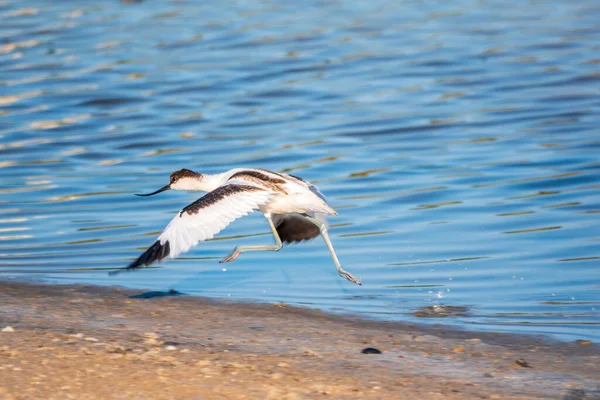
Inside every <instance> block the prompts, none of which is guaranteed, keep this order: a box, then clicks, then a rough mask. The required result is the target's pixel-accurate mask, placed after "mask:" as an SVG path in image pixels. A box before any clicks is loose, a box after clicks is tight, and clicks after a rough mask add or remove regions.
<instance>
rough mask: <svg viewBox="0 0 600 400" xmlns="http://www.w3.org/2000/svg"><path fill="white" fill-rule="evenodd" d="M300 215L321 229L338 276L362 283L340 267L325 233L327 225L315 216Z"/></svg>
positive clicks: (358, 283)
mask: <svg viewBox="0 0 600 400" xmlns="http://www.w3.org/2000/svg"><path fill="white" fill-rule="evenodd" d="M302 216H303V217H305V218H306V219H308V220H309V221H310V222H312V223H313V224H315V225H316V226H318V227H319V230H320V231H321V236H322V237H323V240H324V241H325V244H326V245H327V248H328V249H329V252H330V253H331V258H333V262H334V263H335V268H336V269H337V272H338V274H339V276H341V277H342V278H344V279H348V280H349V281H350V282H354V283H356V284H357V285H362V283H360V281H359V280H358V279H356V278H355V277H354V275H352V274H351V273H350V272H348V271H346V270H345V269H344V268H342V265H341V264H340V260H338V258H337V255H336V254H335V250H333V245H332V244H331V240H329V234H328V233H327V226H326V225H325V224H324V223H323V222H321V221H319V220H318V219H316V218H313V217H311V216H310V215H308V214H302Z"/></svg>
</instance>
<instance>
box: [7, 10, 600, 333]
mask: <svg viewBox="0 0 600 400" xmlns="http://www.w3.org/2000/svg"><path fill="white" fill-rule="evenodd" d="M598 21H600V5H598V3H597V2H596V1H592V0H583V1H579V2H568V1H548V2H535V1H531V2H514V3H513V4H511V6H510V7H508V6H506V3H505V2H502V1H489V2H476V1H468V0H461V1H457V2H452V3H448V2H436V1H424V2H420V1H419V2H413V1H398V2H384V1H370V2H361V3H357V2H350V1H347V2H346V1H314V2H303V3H302V4H299V3H298V4H296V3H295V2H277V3H270V2H244V1H238V2H226V3H219V4H218V5H212V4H205V3H204V2H185V1H172V2H150V1H145V2H140V3H126V2H117V1H113V0H111V1H108V0H106V1H102V0H101V1H95V2H85V3H72V2H48V1H39V0H33V1H30V2H27V3H23V2H18V1H14V0H4V1H0V27H1V28H0V174H1V178H2V185H1V187H0V255H1V258H0V276H1V277H4V278H18V279H42V280H44V281H47V282H53V283H56V282H59V283H93V284H101V285H124V286H130V287H139V288H149V289H153V290H166V289H170V288H173V289H175V290H178V291H181V292H185V293H189V294H198V295H204V296H212V297H217V298H227V297H230V298H234V299H250V300H255V301H268V302H285V303H289V304H294V305H301V306H307V307H313V308H322V309H324V310H330V311H336V312H345V313H357V314H361V315H366V316H368V317H374V318H383V319H393V320H408V321H411V320H412V321H423V322H428V323H435V322H443V323H449V324H456V325H458V326H461V327H466V328H469V329H484V330H503V331H520V332H530V333H545V334H550V335H553V336H554V337H558V338H560V339H564V340H574V339H580V338H583V339H593V340H599V339H600V330H599V327H600V274H599V272H598V271H599V268H598V267H599V265H600V228H599V226H600V161H599V157H598V155H599V154H600V134H599V128H598V127H599V126H600V118H599V117H598V115H599V108H600V97H599V95H600V51H599V50H600V23H598ZM239 166H248V167H262V168H268V169H272V170H277V171H284V172H290V173H293V174H295V175H299V176H302V177H303V178H305V179H307V180H310V181H312V182H314V183H316V184H317V185H319V187H320V188H321V190H322V191H323V192H324V193H325V194H326V195H327V196H328V198H329V200H330V203H331V204H332V205H333V206H334V207H335V208H336V209H337V210H338V211H339V213H340V215H339V216H338V217H335V218H332V219H331V223H332V229H331V234H332V240H333V243H334V246H335V247H336V249H337V252H338V255H339V257H340V259H341V261H342V263H343V265H344V266H345V268H346V269H348V270H349V271H351V272H352V273H354V274H355V275H357V276H358V277H359V278H360V279H361V280H362V281H363V282H364V286H363V287H358V286H355V285H353V284H351V283H349V282H346V281H344V280H342V279H340V278H338V276H337V275H336V273H335V269H334V266H333V263H332V262H331V260H330V258H329V255H328V253H327V250H326V248H325V246H324V244H323V243H322V241H320V240H315V241H312V242H310V243H305V244H300V245H294V246H289V247H287V248H284V250H283V251H281V252H279V253H249V254H244V255H243V256H241V257H240V258H239V259H238V260H237V261H235V262H234V263H231V264H227V265H222V264H219V263H218V260H219V259H221V258H222V257H224V256H225V255H226V254H228V253H229V251H231V249H232V248H233V247H235V246H236V245H238V244H262V243H270V242H271V240H272V239H271V237H270V236H269V233H268V231H269V230H268V226H267V225H266V223H265V221H264V219H263V218H262V217H261V216H260V215H254V216H252V217H250V218H244V219H242V220H239V221H236V223H234V224H232V225H231V226H230V227H229V228H227V230H225V231H224V232H222V233H221V234H220V235H219V236H218V237H217V238H216V239H215V240H212V241H210V242H207V243H202V244H200V245H199V246H198V247H197V248H196V249H195V250H194V251H191V252H189V253H187V254H185V255H183V256H182V257H179V258H178V259H177V260H173V261H169V262H168V263H166V264H163V265H164V267H165V268H160V269H149V270H145V271H141V272H138V273H135V274H124V275H120V276H118V277H109V276H107V274H106V270H109V269H113V268H118V267H123V266H125V265H126V264H127V263H128V262H130V261H131V260H132V259H134V258H135V257H137V256H138V255H139V254H140V252H141V251H143V250H144V249H145V248H146V247H147V246H149V245H150V244H151V243H152V242H153V240H154V238H155V237H156V236H157V235H158V234H159V232H160V231H161V230H162V229H163V227H164V226H165V225H166V224H167V223H168V221H169V220H170V219H171V218H172V216H173V215H174V213H175V212H176V211H177V210H179V209H180V208H182V207H183V206H185V205H186V204H188V203H190V202H191V201H193V200H195V199H196V198H197V195H196V194H193V193H181V192H179V193H176V192H167V193H162V194H161V195H157V196H153V197H151V198H139V197H135V196H133V193H140V192H141V193H145V192H149V191H153V190H155V189H158V188H159V187H162V186H164V185H165V184H166V183H167V179H168V175H169V173H170V172H172V171H174V170H176V169H179V168H183V167H185V168H191V169H194V170H197V171H199V172H204V173H217V172H221V171H223V170H226V169H229V168H233V167H239ZM436 309H437V310H446V311H448V312H445V311H444V312H440V313H439V316H440V317H443V318H426V316H430V315H429V314H430V313H429V314H428V312H429V311H431V310H436ZM452 310H460V312H454V313H453V312H452Z"/></svg>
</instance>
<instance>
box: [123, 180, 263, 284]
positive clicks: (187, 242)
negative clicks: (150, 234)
mask: <svg viewBox="0 0 600 400" xmlns="http://www.w3.org/2000/svg"><path fill="white" fill-rule="evenodd" d="M271 196H272V192H270V191H268V190H265V189H262V188H259V187H256V186H250V185H239V184H227V185H224V186H221V187H219V188H217V189H215V190H213V191H212V192H210V193H207V194H205V195H204V196H202V197H201V198H199V199H198V200H196V201H195V202H193V203H192V204H190V205H188V206H187V207H185V208H184V209H182V210H181V211H180V212H179V213H178V214H177V215H176V216H175V218H173V219H172V220H171V222H170V223H169V225H167V227H166V228H165V230H164V231H163V233H162V234H161V235H160V236H159V237H158V239H157V240H156V242H154V244H153V245H152V246H150V248H148V250H146V251H145V252H144V254H142V255H141V256H140V257H139V258H138V259H137V260H135V261H134V262H132V263H131V264H129V266H127V267H126V268H123V269H121V270H118V271H115V272H114V273H118V272H120V271H123V270H132V269H135V268H139V267H140V266H142V265H150V264H152V263H153V262H155V261H161V260H162V259H164V258H166V257H168V258H175V257H177V255H178V254H181V253H185V252H186V251H188V250H189V249H191V248H192V247H193V246H195V245H197V244H198V242H202V241H204V240H208V239H211V238H212V237H214V236H215V235H216V234H217V233H219V232H220V231H221V230H223V229H224V228H225V227H226V226H227V225H229V224H230V223H231V222H232V221H233V220H235V219H237V218H240V217H242V216H244V215H247V214H248V213H251V212H252V211H254V210H257V209H258V208H259V207H260V206H262V205H264V204H266V203H268V202H269V200H270V198H271ZM114 273H113V274H114Z"/></svg>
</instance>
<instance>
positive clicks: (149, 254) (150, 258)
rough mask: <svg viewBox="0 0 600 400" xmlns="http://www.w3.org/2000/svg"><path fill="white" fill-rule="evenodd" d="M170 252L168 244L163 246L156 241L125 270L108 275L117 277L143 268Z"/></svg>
mask: <svg viewBox="0 0 600 400" xmlns="http://www.w3.org/2000/svg"><path fill="white" fill-rule="evenodd" d="M170 252H171V246H170V245H169V242H168V241H166V242H165V243H164V244H161V243H160V240H157V241H156V242H154V244H152V246H150V247H149V248H148V250H146V251H145V252H144V253H143V254H142V255H141V256H139V257H138V259H137V260H135V261H134V262H132V263H131V264H129V265H128V266H127V267H125V268H121V269H118V270H115V271H111V272H109V273H108V275H109V276H114V275H118V274H120V273H121V272H131V271H134V270H136V269H139V268H142V267H143V266H148V265H150V264H152V263H153V262H155V261H161V260H162V259H164V258H165V257H166V256H168V255H169V253H170Z"/></svg>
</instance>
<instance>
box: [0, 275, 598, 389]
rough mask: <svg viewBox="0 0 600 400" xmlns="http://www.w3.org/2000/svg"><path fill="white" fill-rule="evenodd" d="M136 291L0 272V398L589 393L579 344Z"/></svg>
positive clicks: (591, 376) (592, 377) (590, 349)
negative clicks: (26, 279) (7, 277)
mask: <svg viewBox="0 0 600 400" xmlns="http://www.w3.org/2000/svg"><path fill="white" fill-rule="evenodd" d="M143 292H144V291H143V290H133V289H124V288H115V287H101V286H85V285H47V284H36V283H21V282H14V281H0V330H2V329H4V331H2V332H0V360H1V361H2V362H1V363H0V378H1V379H0V399H16V398H19V399H30V398H31V399H34V398H49V399H50V398H57V399H58V398H65V397H67V398H68V397H72V398H89V399H93V398H117V397H121V398H122V397H125V398H144V399H167V398H198V397H199V398H203V397H206V398H211V399H212V398H223V399H228V398H233V399H243V398H247V399H254V398H257V399H258V398H272V399H286V398H289V399H305V398H314V397H323V396H327V395H331V396H333V397H334V398H377V399H387V398H389V399H402V398H406V399H411V398H423V399H429V398H431V399H434V398H440V397H444V398H449V399H465V398H502V399H505V398H507V399H510V398H515V399H516V398H519V399H526V398H532V399H533V398H564V399H570V400H575V399H592V398H593V399H600V347H599V346H598V345H597V344H595V343H591V342H589V341H577V342H568V343H565V342H559V341H556V340H554V339H550V338H546V337H538V336H531V335H521V334H511V333H492V332H474V331H466V330H461V329H458V328H454V327H449V326H441V325H429V324H413V323H404V322H384V321H374V320H368V319H364V318H356V317H349V316H346V315H341V316H340V315H333V314H328V313H325V312H321V311H317V310H309V309H304V308H296V307H292V306H288V305H285V304H275V305H272V304H262V303H243V302H237V301H231V300H226V301H220V300H214V299H207V298H203V297H199V296H162V297H149V298H143V297H139V296H138V297H132V296H136V295H139V294H140V293H143ZM7 327H10V328H7ZM367 348H372V349H377V350H379V351H381V353H380V354H364V353H362V351H363V350H365V349H367ZM368 352H372V353H373V352H375V351H374V350H368V351H367V353H368ZM40 396H41V397H40ZM557 396H558V397H557Z"/></svg>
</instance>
